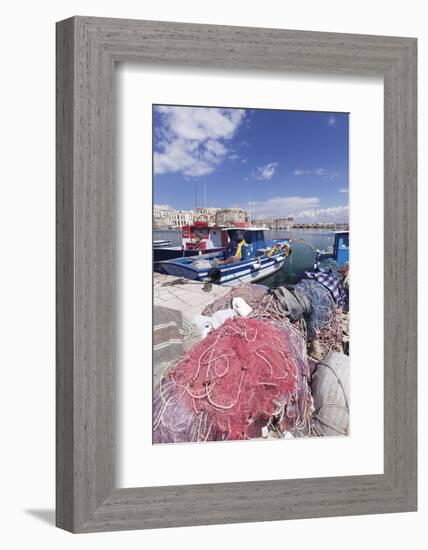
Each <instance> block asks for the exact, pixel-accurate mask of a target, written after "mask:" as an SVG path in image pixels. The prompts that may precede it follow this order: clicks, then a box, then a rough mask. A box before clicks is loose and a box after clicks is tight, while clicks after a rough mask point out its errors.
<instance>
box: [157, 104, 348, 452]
mask: <svg viewBox="0 0 428 550" xmlns="http://www.w3.org/2000/svg"><path fill="white" fill-rule="evenodd" d="M152 114H153V148H152V150H153V294H154V302H153V303H154V308H153V365H154V366H153V443H154V444H161V443H190V442H193V443H196V442H208V441H226V440H227V441H236V440H250V439H284V438H286V439H293V438H297V437H321V436H347V435H348V434H349V393H350V387H349V380H350V365H349V350H350V331H349V280H350V274H349V253H350V245H349V114H348V113H336V112H330V113H326V112H307V111H293V110H274V109H250V108H230V107H227V108H226V107H211V106H185V105H153V112H152Z"/></svg>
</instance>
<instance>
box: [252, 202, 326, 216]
mask: <svg viewBox="0 0 428 550" xmlns="http://www.w3.org/2000/svg"><path fill="white" fill-rule="evenodd" d="M319 202H320V200H319V198H318V197H272V198H270V199H267V200H265V201H250V202H248V203H247V204H246V205H245V209H246V210H247V211H248V212H249V213H250V214H251V216H252V217H254V218H271V217H272V218H275V217H276V218H283V217H285V216H289V215H291V214H293V212H298V211H300V210H302V209H308V208H314V207H316V206H317V205H318V204H319Z"/></svg>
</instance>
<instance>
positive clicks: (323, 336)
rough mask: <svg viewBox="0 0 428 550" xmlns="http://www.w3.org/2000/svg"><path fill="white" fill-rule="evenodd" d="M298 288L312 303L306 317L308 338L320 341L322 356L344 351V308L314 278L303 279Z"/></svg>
mask: <svg viewBox="0 0 428 550" xmlns="http://www.w3.org/2000/svg"><path fill="white" fill-rule="evenodd" d="M296 289H298V290H299V291H300V292H302V293H303V294H305V295H306V296H307V298H308V299H309V301H310V302H311V304H312V311H311V314H310V315H309V316H308V317H307V319H306V324H307V335H308V340H309V341H314V340H317V341H319V342H320V345H321V348H322V349H321V354H322V355H321V356H322V357H323V356H325V355H326V354H327V353H328V352H330V351H342V337H343V332H342V308H340V307H338V306H337V304H336V302H335V301H334V299H333V297H332V295H331V292H330V291H329V290H328V289H327V288H326V287H325V286H323V285H322V284H321V283H319V282H318V281H315V280H312V279H303V280H302V281H300V282H299V283H297V285H296Z"/></svg>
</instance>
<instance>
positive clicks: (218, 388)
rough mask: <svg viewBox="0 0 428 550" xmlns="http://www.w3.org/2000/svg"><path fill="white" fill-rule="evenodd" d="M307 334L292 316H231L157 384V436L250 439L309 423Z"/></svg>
mask: <svg viewBox="0 0 428 550" xmlns="http://www.w3.org/2000/svg"><path fill="white" fill-rule="evenodd" d="M308 377H309V367H308V362H307V358H306V346H305V342H304V340H303V338H302V336H301V334H300V333H299V332H298V331H297V330H296V329H295V327H293V326H292V325H291V324H290V323H284V322H283V323H281V324H278V323H275V322H272V321H267V320H260V319H245V318H234V319H229V320H227V321H226V322H225V323H224V324H223V325H222V326H221V327H219V328H218V329H217V330H214V331H212V332H211V333H210V334H209V335H208V336H207V337H206V338H205V339H204V340H202V342H199V343H198V344H196V345H195V346H194V347H193V348H191V350H189V352H188V353H187V354H186V355H185V356H184V357H183V358H182V359H181V360H180V362H179V363H178V364H177V365H176V366H174V367H172V368H171V369H170V370H168V371H167V372H166V374H165V375H164V376H163V377H162V379H161V381H160V383H159V385H158V386H157V388H156V389H155V399H154V431H153V433H154V442H155V443H167V442H179V441H181V442H184V441H207V440H222V439H231V440H236V439H247V438H250V437H254V436H259V435H260V426H261V425H264V424H267V423H268V422H270V421H272V419H273V418H275V425H276V426H277V429H279V430H281V431H282V432H283V431H295V430H298V431H304V432H307V431H308V430H309V421H310V415H311V411H312V398H311V394H310V390H309V387H308V384H307V379H308Z"/></svg>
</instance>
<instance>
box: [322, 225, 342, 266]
mask: <svg viewBox="0 0 428 550" xmlns="http://www.w3.org/2000/svg"><path fill="white" fill-rule="evenodd" d="M317 252H318V257H317V260H318V262H322V261H324V260H327V259H330V258H331V259H333V260H335V261H336V263H337V265H338V266H339V267H341V266H342V265H344V264H345V263H348V262H349V231H335V233H334V244H333V251H332V252H331V253H329V252H328V251H326V250H318V251H317Z"/></svg>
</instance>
